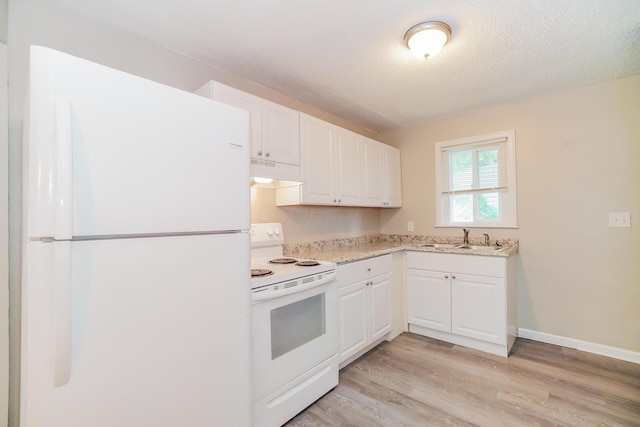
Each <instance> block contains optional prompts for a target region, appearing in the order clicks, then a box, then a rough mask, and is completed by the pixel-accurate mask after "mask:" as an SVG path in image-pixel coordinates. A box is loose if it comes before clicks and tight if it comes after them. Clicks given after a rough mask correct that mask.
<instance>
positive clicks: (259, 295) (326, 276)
mask: <svg viewBox="0 0 640 427" xmlns="http://www.w3.org/2000/svg"><path fill="white" fill-rule="evenodd" d="M333 280H336V272H335V271H327V272H326V273H322V278H321V279H317V280H314V281H312V282H309V283H305V284H303V285H297V286H291V287H290V288H284V289H281V290H277V291H272V290H270V288H271V287H270V286H268V287H266V289H265V290H262V291H260V290H255V291H253V295H252V299H253V301H264V300H268V299H274V298H279V297H283V296H285V295H291V294H295V293H298V292H302V291H306V290H308V289H312V288H316V287H318V286H322V285H324V284H327V283H329V282H331V281H333Z"/></svg>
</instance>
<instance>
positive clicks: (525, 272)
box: [380, 75, 640, 352]
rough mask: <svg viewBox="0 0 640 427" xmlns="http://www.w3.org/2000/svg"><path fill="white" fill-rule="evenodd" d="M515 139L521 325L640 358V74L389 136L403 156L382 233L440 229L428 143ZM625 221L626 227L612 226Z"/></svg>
mask: <svg viewBox="0 0 640 427" xmlns="http://www.w3.org/2000/svg"><path fill="white" fill-rule="evenodd" d="M503 129H515V132H516V141H517V142H516V144H517V147H516V152H517V180H518V188H517V191H518V222H519V229H517V230H495V229H489V230H483V229H473V230H472V231H471V236H472V237H479V236H481V235H482V233H483V232H484V231H487V232H488V233H489V234H490V235H491V236H492V237H510V236H512V237H518V238H519V239H520V255H519V256H520V260H519V269H518V274H519V277H518V311H519V326H520V327H521V328H525V329H528V330H531V331H538V332H543V333H545V334H551V335H555V336H560V337H568V338H572V339H574V340H581V341H586V342H589V343H595V344H599V345H603V346H611V347H615V348H619V349H625V350H629V351H632V352H640V309H639V306H638V304H639V302H640V263H639V262H638V261H640V75H635V76H631V77H627V78H623V79H619V80H613V81H609V82H605V83H602V84H598V85H595V86H591V87H587V88H584V89H580V90H576V91H572V92H566V93H562V94H558V95H554V96H546V97H540V98H536V99H531V100H528V101H525V102H520V103H517V104H512V105H504V106H501V107H497V108H488V109H483V110H480V111H477V112H475V113H472V114H466V115H463V116H459V117H453V118H449V119H446V120H440V121H437V122H433V123H430V124H425V125H421V126H414V127H411V128H407V129H402V130H397V131H392V132H387V133H385V134H382V135H380V139H381V140H382V141H383V142H387V143H390V144H392V145H395V146H397V147H399V148H400V149H401V154H402V178H403V200H404V207H403V208H402V209H401V210H400V211H397V212H386V211H383V212H382V213H381V230H382V232H386V233H406V231H405V230H406V223H407V221H409V220H410V221H414V222H415V233H416V234H431V235H451V234H453V235H455V236H460V238H462V230H461V229H448V228H444V229H443V228H435V227H434V224H435V188H434V179H435V176H434V171H433V167H434V144H435V143H436V142H438V141H443V140H450V139H456V138H461V137H466V136H472V135H481V134H485V133H489V132H493V131H498V130H503ZM609 212H631V215H632V224H633V227H632V228H609V226H608V214H609Z"/></svg>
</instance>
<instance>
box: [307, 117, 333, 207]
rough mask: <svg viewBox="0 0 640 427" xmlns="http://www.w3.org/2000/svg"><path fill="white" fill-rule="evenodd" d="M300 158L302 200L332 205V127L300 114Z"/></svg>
mask: <svg viewBox="0 0 640 427" xmlns="http://www.w3.org/2000/svg"><path fill="white" fill-rule="evenodd" d="M300 125H301V130H302V135H301V137H302V141H301V143H302V158H303V162H302V163H303V169H304V171H305V172H304V174H305V183H304V184H303V185H302V196H301V197H302V202H303V203H308V204H320V205H333V204H334V199H335V173H334V169H333V157H334V156H333V153H334V149H333V144H334V141H333V138H334V137H333V126H332V125H331V124H329V123H327V122H324V121H322V120H318V119H316V118H314V117H311V116H307V115H305V114H303V115H301V117H300Z"/></svg>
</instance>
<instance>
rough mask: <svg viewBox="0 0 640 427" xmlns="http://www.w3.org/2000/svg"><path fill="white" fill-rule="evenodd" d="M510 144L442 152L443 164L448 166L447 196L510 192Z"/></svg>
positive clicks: (501, 142) (499, 142) (492, 143)
mask: <svg viewBox="0 0 640 427" xmlns="http://www.w3.org/2000/svg"><path fill="white" fill-rule="evenodd" d="M506 142H507V138H500V139H499V140H493V141H489V142H486V143H479V144H470V145H465V146H464V147H462V148H460V147H456V146H452V147H444V148H442V150H441V156H442V164H444V165H446V168H444V172H445V176H444V177H443V178H444V180H445V182H446V185H445V186H443V194H449V195H451V194H470V193H476V192H488V191H506V190H507V165H506V158H505V153H506V149H505V143H506Z"/></svg>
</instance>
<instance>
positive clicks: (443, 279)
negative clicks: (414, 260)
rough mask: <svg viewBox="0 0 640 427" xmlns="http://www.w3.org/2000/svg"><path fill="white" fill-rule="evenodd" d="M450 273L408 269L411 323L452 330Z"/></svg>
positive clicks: (408, 312) (439, 329)
mask: <svg viewBox="0 0 640 427" xmlns="http://www.w3.org/2000/svg"><path fill="white" fill-rule="evenodd" d="M449 281H450V278H449V273H443V272H440V271H429V270H417V269H413V268H410V269H407V318H408V321H409V323H411V324H414V325H418V326H424V327H426V328H431V329H436V330H438V331H444V332H451V286H450V283H449Z"/></svg>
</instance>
